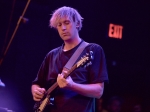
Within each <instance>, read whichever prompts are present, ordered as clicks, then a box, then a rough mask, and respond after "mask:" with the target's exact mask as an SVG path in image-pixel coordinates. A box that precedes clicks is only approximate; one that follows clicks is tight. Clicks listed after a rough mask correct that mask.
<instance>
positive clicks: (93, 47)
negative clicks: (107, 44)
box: [87, 43, 103, 51]
mask: <svg viewBox="0 0 150 112" xmlns="http://www.w3.org/2000/svg"><path fill="white" fill-rule="evenodd" d="M87 49H90V50H94V51H95V50H103V48H102V46H101V45H99V44H96V43H89V45H88V46H87Z"/></svg>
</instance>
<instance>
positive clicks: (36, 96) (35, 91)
mask: <svg viewBox="0 0 150 112" xmlns="http://www.w3.org/2000/svg"><path fill="white" fill-rule="evenodd" d="M31 91H32V95H33V100H34V101H40V100H41V99H42V98H43V96H44V94H45V91H46V90H45V88H40V87H39V86H38V85H32V87H31Z"/></svg>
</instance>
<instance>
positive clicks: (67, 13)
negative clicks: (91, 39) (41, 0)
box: [50, 6, 83, 30]
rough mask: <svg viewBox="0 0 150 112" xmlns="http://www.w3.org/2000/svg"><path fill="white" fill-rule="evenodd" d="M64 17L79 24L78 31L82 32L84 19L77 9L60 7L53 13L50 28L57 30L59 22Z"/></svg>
mask: <svg viewBox="0 0 150 112" xmlns="http://www.w3.org/2000/svg"><path fill="white" fill-rule="evenodd" d="M63 17H67V18H68V19H69V20H71V21H73V22H75V23H77V24H78V25H79V28H78V30H81V28H82V20H83V18H82V17H81V15H80V14H79V12H78V11H77V10H76V9H74V8H71V7H66V6H63V7H60V8H58V9H56V10H55V11H54V12H53V14H52V17H51V19H50V27H53V28H56V27H57V24H58V22H59V20H60V19H61V18H63Z"/></svg>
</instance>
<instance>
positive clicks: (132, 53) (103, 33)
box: [0, 0, 150, 112]
mask: <svg viewBox="0 0 150 112" xmlns="http://www.w3.org/2000/svg"><path fill="white" fill-rule="evenodd" d="M14 1H15V0H14ZM14 1H13V0H1V2H0V8H1V17H0V20H1V21H0V22H1V33H0V50H1V52H2V51H3V45H4V43H7V42H8V41H9V39H10V38H11V36H12V33H13V31H14V29H15V27H16V23H17V21H18V19H19V17H20V16H21V14H22V12H23V9H24V7H25V5H26V2H27V1H26V0H16V1H15V2H14ZM13 3H14V4H15V5H14V8H13ZM64 5H66V6H71V7H74V8H76V9H77V10H78V11H79V12H80V13H81V15H82V16H83V18H84V21H83V28H82V30H81V31H80V37H81V38H83V39H84V40H85V41H88V42H95V43H97V44H100V45H101V46H102V47H103V49H104V51H105V55H106V60H107V67H108V73H109V79H110V82H109V84H106V85H105V86H106V87H105V91H104V95H103V97H104V99H106V100H107V99H109V97H111V96H113V95H119V96H122V97H127V96H137V97H138V98H140V99H142V103H143V104H144V107H145V108H146V107H147V106H148V104H149V100H148V99H147V98H148V96H149V94H148V91H149V90H150V86H149V78H150V75H149V67H150V66H149V62H148V61H149V54H148V52H149V41H148V40H149V32H148V23H149V21H148V20H149V19H150V18H149V13H148V11H149V7H148V4H146V3H144V2H137V1H135V2H131V1H130V2H128V1H126V0H123V1H122V2H121V1H119V2H112V1H111V2H110V1H109V2H108V1H99V0H97V1H96V0H95V1H92V0H83V1H82V2H81V1H67V0H60V1H58V0H55V1H54V0H51V1H50V0H45V1H44V0H43V1H40V0H33V1H31V2H30V4H29V7H28V9H27V11H26V13H25V17H26V18H27V19H28V21H27V22H26V23H23V22H21V23H20V24H19V28H18V30H17V33H16V34H15V37H14V39H13V41H12V43H11V46H10V47H9V50H8V52H7V54H6V56H5V57H4V60H3V63H2V65H1V66H0V78H1V79H2V81H3V82H4V83H5V84H6V87H5V88H1V93H0V94H1V96H0V99H2V100H0V106H2V107H7V108H10V109H13V110H16V112H20V111H21V112H27V111H31V108H32V106H33V104H34V102H33V100H32V96H31V92H30V86H31V82H32V80H34V78H35V77H36V73H37V71H38V69H39V66H40V64H41V62H42V60H43V58H44V57H45V55H46V53H48V51H49V50H51V49H53V48H55V47H57V46H60V45H61V44H62V40H61V39H60V38H59V36H58V34H57V31H55V30H54V29H50V28H49V18H50V17H51V15H50V14H51V13H52V11H53V10H55V9H56V8H58V7H60V6H64ZM11 14H12V18H11ZM110 23H114V24H120V25H123V26H124V28H123V38H122V39H121V40H120V39H112V38H109V37H108V25H109V24H110ZM8 26H9V27H8ZM8 28H9V32H8ZM7 32H8V34H7ZM6 37H7V39H6ZM1 54H2V53H1ZM1 57H2V55H1ZM6 99H7V100H6Z"/></svg>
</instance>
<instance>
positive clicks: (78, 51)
mask: <svg viewBox="0 0 150 112" xmlns="http://www.w3.org/2000/svg"><path fill="white" fill-rule="evenodd" d="M88 44H89V43H87V42H85V41H82V43H81V44H80V45H79V47H78V48H77V49H76V51H75V52H74V54H73V55H72V56H71V58H70V59H69V61H68V62H67V63H66V65H65V66H64V69H68V70H70V69H71V67H72V66H73V65H74V63H75V62H76V60H77V59H78V57H79V56H80V54H81V53H82V51H83V50H84V48H85V47H86V46H87V45H88Z"/></svg>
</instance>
